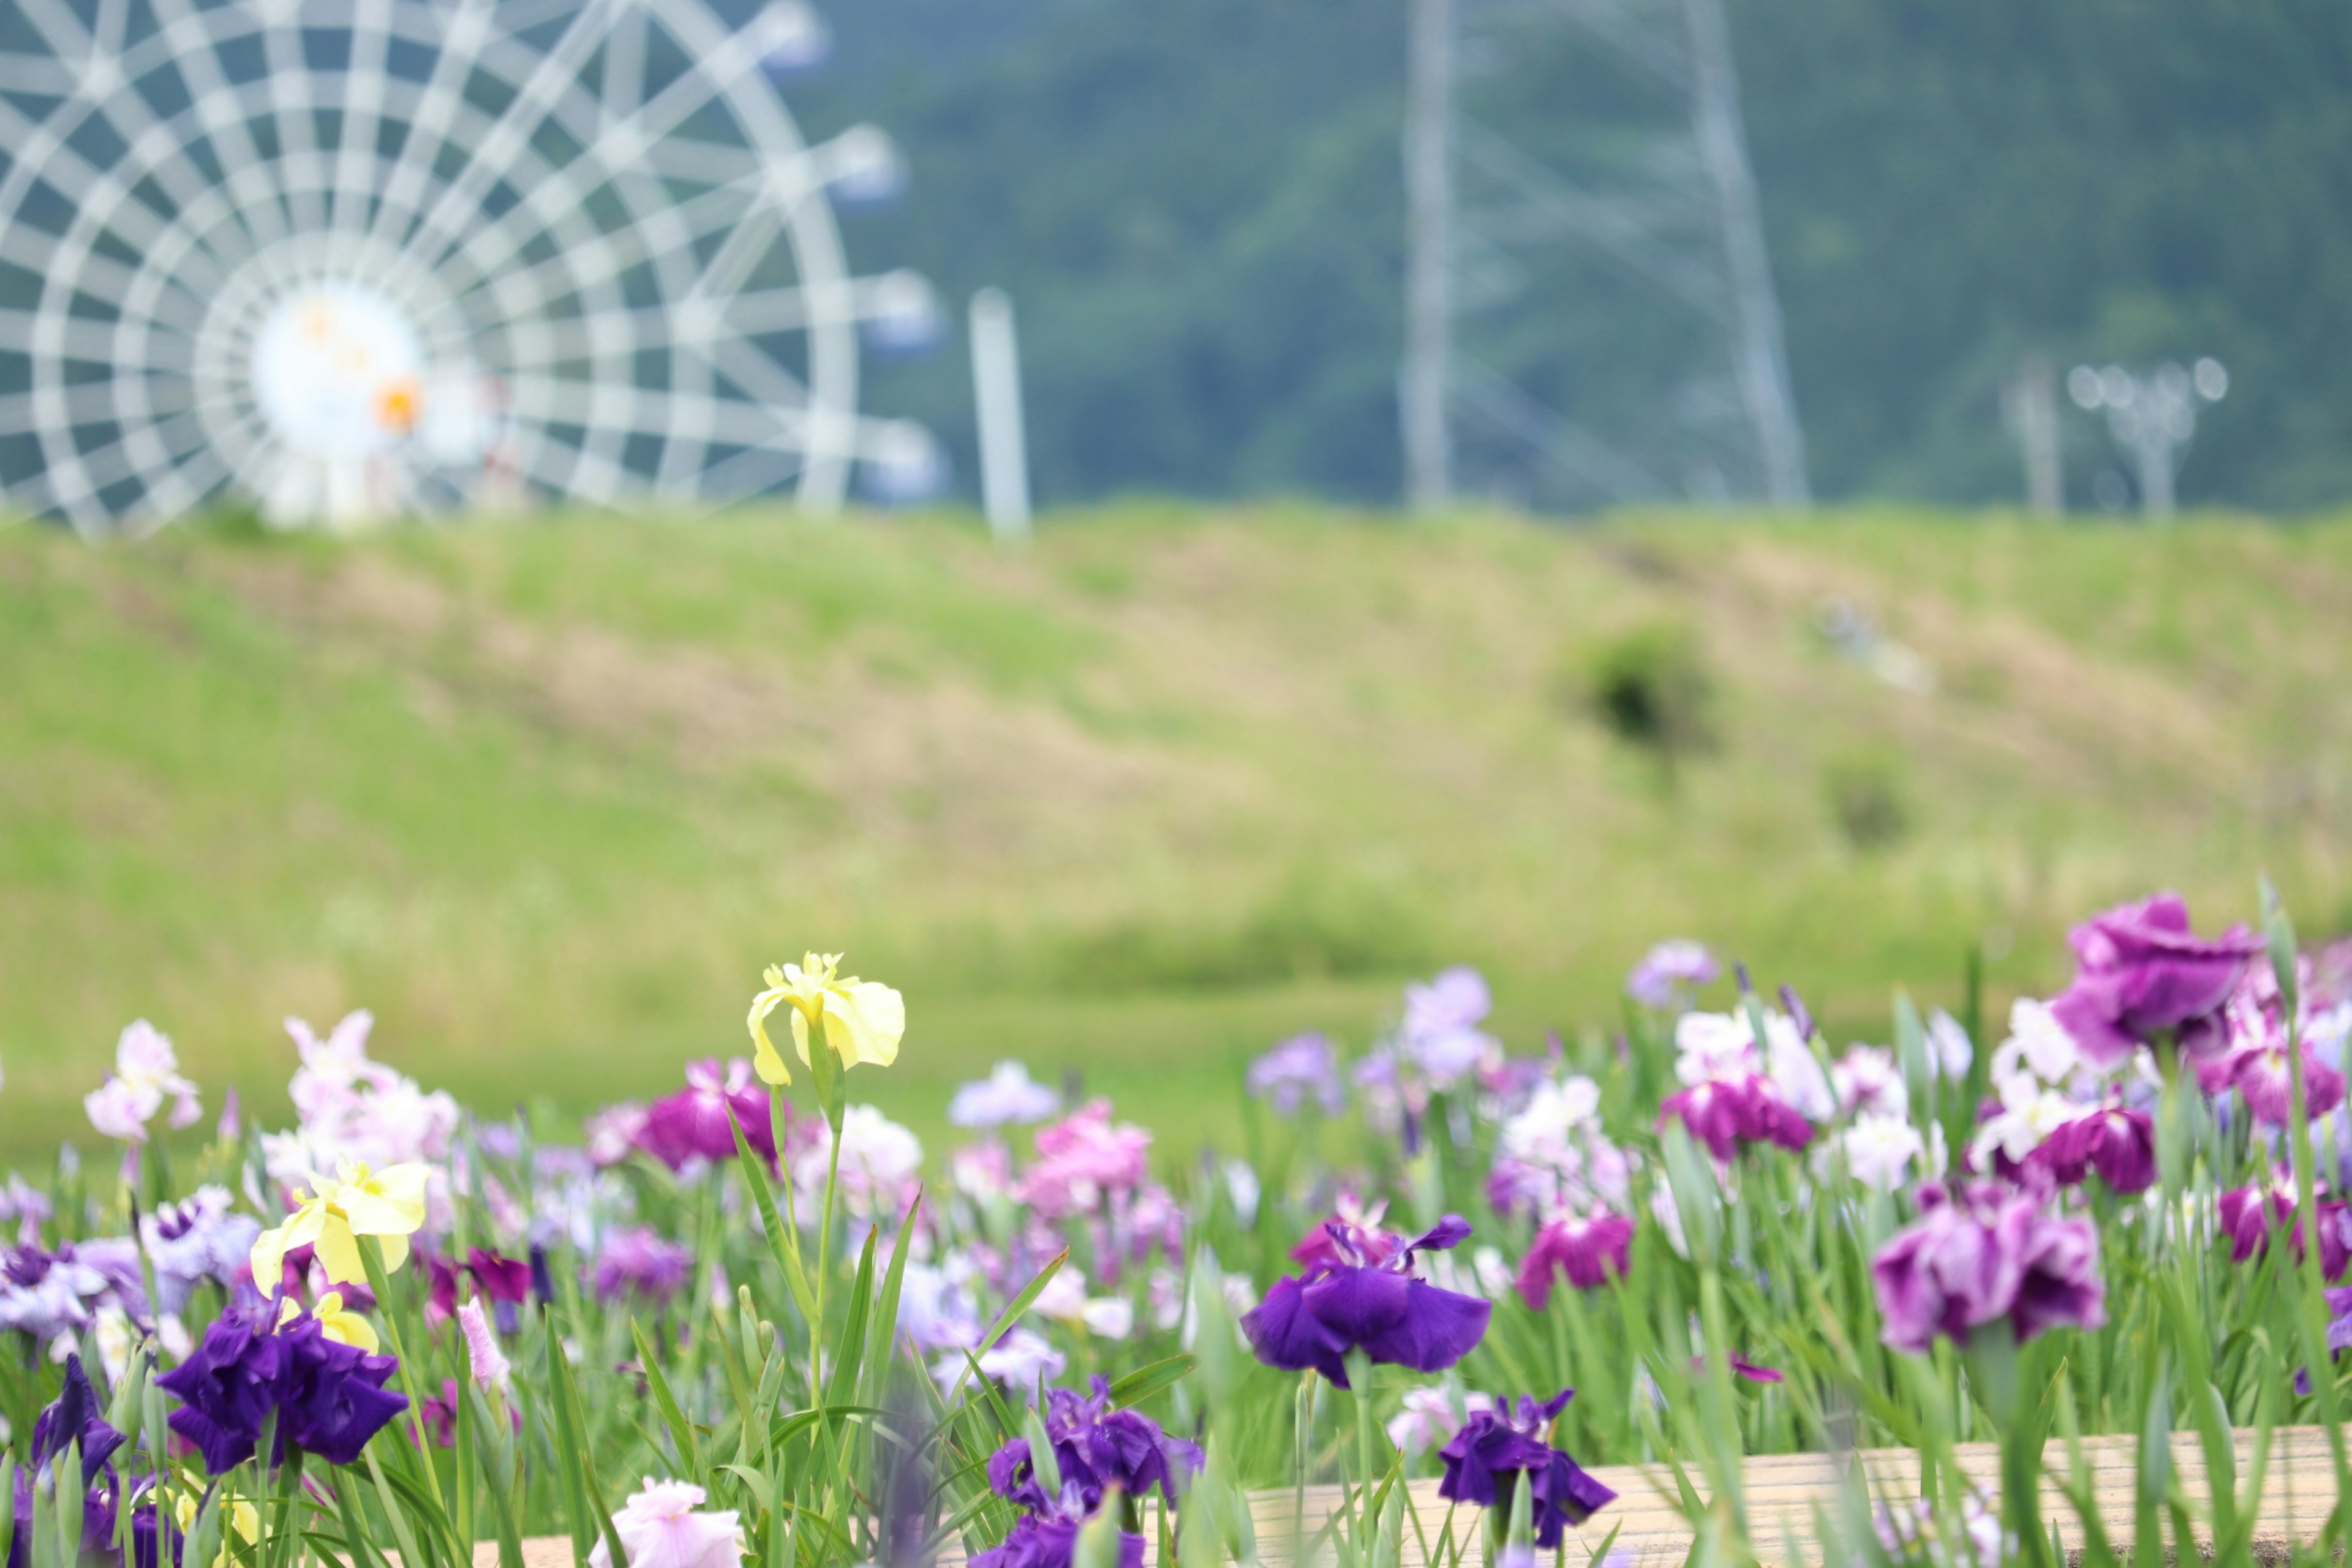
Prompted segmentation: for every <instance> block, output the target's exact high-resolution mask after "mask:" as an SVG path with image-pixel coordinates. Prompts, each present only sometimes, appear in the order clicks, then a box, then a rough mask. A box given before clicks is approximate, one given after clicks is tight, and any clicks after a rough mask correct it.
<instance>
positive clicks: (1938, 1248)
mask: <svg viewBox="0 0 2352 1568" xmlns="http://www.w3.org/2000/svg"><path fill="white" fill-rule="evenodd" d="M1919 1195H1920V1201H1921V1203H1922V1205H1924V1206H1925V1207H1926V1213H1925V1214H1924V1215H1923V1216H1922V1217H1921V1218H1920V1220H1919V1221H1918V1223H1917V1224H1916V1225H1913V1226H1910V1227H1909V1228H1908V1229H1906V1230H1903V1231H1900V1232H1898V1233H1897V1234H1896V1235H1895V1239H1893V1240H1892V1241H1890V1242H1888V1243H1887V1244H1886V1246H1885V1247H1883V1248H1882V1249H1881V1250H1880V1252H1879V1254H1878V1257H1877V1258H1875V1259H1874V1260H1873V1261H1872V1263H1871V1266H1870V1274H1871V1283H1872V1284H1873V1286H1874V1287H1875V1289H1876V1291H1877V1295H1878V1310H1879V1313H1880V1315H1881V1316H1882V1317H1883V1318H1884V1319H1885V1329H1884V1331H1882V1333H1881V1336H1880V1337H1881V1338H1883V1339H1884V1340H1885V1342H1887V1343H1888V1344H1890V1345H1893V1346H1894V1347H1895V1349H1897V1350H1905V1351H1915V1352H1926V1351H1927V1349H1928V1347H1929V1346H1930V1345H1932V1344H1933V1343H1934V1342H1935V1340H1936V1336H1937V1335H1938V1334H1944V1335H1947V1336H1948V1337H1949V1338H1951V1339H1953V1340H1954V1341H1957V1342H1961V1343H1966V1342H1967V1341H1968V1337H1969V1331H1971V1330H1973V1329H1975V1328H1977V1327H1978V1326H1979V1325H1980V1324H1984V1323H1990V1322H1997V1321H2000V1320H2001V1319H2003V1318H2006V1319H2008V1320H2009V1321H2010V1323H2011V1328H2012V1329H2013V1330H2014V1331H2015V1333H2016V1335H2017V1339H2018V1342H2020V1343H2023V1342H2025V1341H2027V1340H2030V1339H2032V1338H2033V1337H2034V1336H2035V1335H2036V1334H2039V1333H2041V1332H2042V1331H2043V1330H2045V1329H2052V1328H2057V1327H2059V1326H2061V1325H2062V1324H2074V1325H2076V1326H2078V1327H2081V1328H2086V1329H2095V1328H2097V1327H2098V1326H2099V1325H2100V1324H2102V1323H2104V1322H2105V1321H2106V1296H2105V1289H2104V1288H2103V1287H2102V1285H2101V1284H2100V1281H2099V1234H2098V1232H2097V1231H2096V1230H2095V1229H2094V1228H2093V1227H2092V1225H2091V1222H2090V1221H2088V1220H2084V1219H2059V1218H2055V1217H2053V1216H2052V1215H2048V1214H2046V1213H2044V1212H2043V1208H2044V1205H2045V1202H2046V1200H2047V1195H2048V1194H2045V1193H2041V1192H2036V1191H2032V1190H2031V1189H2019V1188H2013V1187H2004V1186H2002V1185H2001V1184H1999V1183H1994V1182H1979V1183H1977V1184H1973V1185H1971V1186H1969V1188H1967V1189H1966V1190H1965V1191H1962V1192H1959V1193H1947V1192H1945V1191H1944V1190H1943V1189H1942V1188H1941V1187H1940V1186H1938V1185H1937V1184H1932V1183H1931V1184H1927V1185H1926V1186H1923V1187H1921V1188H1920V1193H1919Z"/></svg>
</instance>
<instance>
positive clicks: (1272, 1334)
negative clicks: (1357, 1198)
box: [1242, 1215, 1493, 1388]
mask: <svg viewBox="0 0 2352 1568" xmlns="http://www.w3.org/2000/svg"><path fill="white" fill-rule="evenodd" d="M1324 1228H1325V1229H1326V1231H1327V1232H1328V1234H1329V1236H1330V1238H1331V1242H1332V1245H1333V1247H1334V1248H1335V1249H1336V1250H1337V1252H1338V1254H1339V1258H1340V1261H1338V1262H1336V1263H1318V1264H1314V1265H1311V1266H1309V1267H1308V1268H1307V1272H1306V1273H1304V1274H1302V1275H1300V1276H1298V1277H1297V1278H1296V1279H1280V1280H1276V1282H1275V1286H1274V1289H1271V1290H1268V1291H1267V1292H1266V1293H1265V1300H1263V1301H1261V1302H1259V1303H1258V1304H1257V1306H1255V1308H1253V1309H1252V1310H1250V1311H1249V1312H1248V1313H1247V1314H1245V1315H1244V1317H1243V1319H1242V1331H1243V1332H1244V1334H1247V1335H1248V1336H1249V1342H1250V1348H1251V1349H1252V1350H1254V1351H1255V1352H1257V1359H1258V1360H1260V1361H1262V1362H1264V1363H1265V1364H1266V1365H1268V1366H1271V1367H1278V1368H1280V1369H1281V1370H1283V1371H1285V1372H1306V1371H1308V1370H1310V1369H1311V1370H1313V1371H1316V1372H1319V1373H1322V1374H1323V1375H1324V1376H1325V1377H1327V1378H1328V1379H1330V1381H1331V1382H1332V1384H1334V1385H1336V1386H1338V1387H1340V1388H1345V1387H1347V1386H1348V1372H1347V1366H1346V1359H1345V1358H1346V1357H1347V1354H1348V1352H1350V1351H1356V1350H1360V1351H1362V1352H1364V1353H1365V1354H1366V1355H1368V1356H1370V1358H1371V1359H1372V1360H1373V1361H1376V1362H1380V1363H1384V1364H1387V1365H1391V1366H1407V1367H1411V1368H1412V1369H1413V1370H1414V1371H1415V1372H1443V1371H1444V1369H1445V1368H1447V1367H1449V1366H1452V1365H1453V1364H1454V1363H1455V1362H1457V1361H1460V1360H1461V1359H1462V1358H1463V1357H1464V1356H1465V1355H1467V1354H1469V1353H1470V1351H1471V1348H1472V1347H1473V1346H1475V1345H1476V1344H1477V1342H1479V1340H1480V1339H1482V1338H1484V1337H1485V1335H1486V1320H1487V1317H1488V1316H1489V1314H1490V1313H1491V1312H1492V1311H1493V1309H1492V1308H1491V1307H1489V1306H1488V1305H1487V1304H1486V1302H1484V1301H1481V1300H1478V1299H1477V1298H1476V1297H1475V1296H1464V1295H1459V1294H1457V1293H1455V1292H1454V1291H1452V1290H1441V1289H1438V1288H1437V1287H1436V1286H1434V1285H1432V1284H1430V1283H1429V1282H1428V1281H1426V1280H1424V1279H1418V1278H1416V1277H1415V1276H1414V1275H1413V1273H1412V1259H1413V1255H1414V1254H1415V1253H1417V1252H1433V1251H1444V1250H1445V1249H1446V1248H1448V1247H1455V1246H1458V1245H1460V1244H1461V1242H1462V1241H1463V1239H1464V1238H1465V1237H1468V1236H1469V1234H1470V1224H1469V1222H1468V1221H1467V1220H1465V1219H1463V1218H1462V1217H1461V1216H1460V1215H1446V1216H1445V1217H1444V1219H1442V1220H1440V1221H1439V1222H1438V1224H1437V1227H1436V1228H1435V1229H1434V1230H1432V1231H1431V1232H1429V1234H1427V1235H1426V1236H1423V1237H1418V1238H1417V1239H1415V1240H1413V1241H1412V1242H1410V1243H1408V1244H1407V1245H1406V1247H1404V1248H1403V1250H1402V1251H1401V1252H1398V1253H1397V1254H1396V1255H1395V1256H1393V1257H1390V1258H1382V1259H1380V1260H1378V1261H1375V1260H1374V1259H1373V1258H1372V1257H1371V1256H1370V1254H1369V1253H1368V1252H1367V1251H1366V1249H1365V1248H1364V1247H1363V1245H1362V1242H1361V1239H1360V1232H1358V1231H1357V1230H1356V1228H1355V1227H1354V1226H1345V1225H1341V1224H1339V1222H1337V1221H1333V1222H1332V1223H1331V1224H1330V1225H1328V1226H1325V1227H1324Z"/></svg>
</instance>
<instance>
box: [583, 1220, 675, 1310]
mask: <svg viewBox="0 0 2352 1568" xmlns="http://www.w3.org/2000/svg"><path fill="white" fill-rule="evenodd" d="M693 1272H694V1254H693V1253H692V1252H689V1251H688V1250H687V1248H685V1247H681V1246H679V1245H678V1244H677V1242H674V1241H667V1240H665V1239H663V1237H661V1235H660V1234H659V1233H658V1232H656V1231H655V1230H652V1229H650V1228H648V1227H647V1226H632V1227H630V1228H628V1229H625V1230H616V1231H614V1232H613V1233H612V1235H610V1236H608V1237H605V1238H604V1250H603V1251H602V1252H600V1253H598V1254H597V1255H596V1267H595V1268H594V1269H593V1271H591V1273H590V1275H589V1283H590V1284H591V1285H592V1286H593V1288H594V1289H595V1291H596V1296H597V1299H598V1300H604V1301H611V1300H617V1299H619V1298H620V1297H623V1296H625V1295H627V1294H629V1293H630V1292H631V1291H635V1293H636V1294H638V1295H640V1296H644V1297H646V1299H648V1300H655V1301H666V1300H669V1298H671V1297H672V1296H675V1295H677V1293H678V1291H679V1290H680V1289H683V1288H684V1287H685V1285H686V1282H687V1279H688V1277H689V1276H690V1275H691V1274H692V1273H693Z"/></svg>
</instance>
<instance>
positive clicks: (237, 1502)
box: [172, 1491, 261, 1568]
mask: <svg viewBox="0 0 2352 1568" xmlns="http://www.w3.org/2000/svg"><path fill="white" fill-rule="evenodd" d="M197 1507H198V1499H197V1497H196V1494H195V1493H194V1492H182V1493H181V1494H180V1495H179V1498H178V1500H176V1501H175V1502H174V1503H173V1505H172V1512H173V1515H175V1516H176V1517H177V1518H178V1520H179V1521H180V1533H181V1534H182V1535H183V1536H184V1535H186V1534H187V1533H188V1532H189V1531H192V1530H194V1529H195V1528H196V1509H197ZM220 1510H221V1549H220V1555H219V1556H217V1557H215V1558H214V1559H213V1568H228V1563H229V1532H230V1531H236V1536H237V1539H238V1540H240V1541H243V1542H245V1543H246V1544H247V1546H251V1545H255V1544H257V1542H259V1541H260V1540H261V1510H259V1509H257V1508H256V1507H254V1506H253V1504H252V1503H250V1502H248V1501H247V1500H245V1499H244V1498H241V1497H238V1496H236V1494H235V1493H233V1492H227V1491H224V1492H223V1493H222V1494H221V1500H220Z"/></svg>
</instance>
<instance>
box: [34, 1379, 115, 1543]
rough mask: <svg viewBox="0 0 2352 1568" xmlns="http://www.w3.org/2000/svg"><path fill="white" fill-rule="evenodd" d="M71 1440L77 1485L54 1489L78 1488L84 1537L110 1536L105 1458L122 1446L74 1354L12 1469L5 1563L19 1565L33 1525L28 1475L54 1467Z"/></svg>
mask: <svg viewBox="0 0 2352 1568" xmlns="http://www.w3.org/2000/svg"><path fill="white" fill-rule="evenodd" d="M72 1443H79V1444H80V1445H81V1484H80V1486H79V1491H80V1492H81V1494H82V1522H81V1528H82V1539H83V1540H84V1541H86V1542H106V1541H110V1540H111V1539H112V1537H113V1534H114V1524H115V1515H114V1510H115V1488H114V1480H113V1471H112V1470H111V1469H110V1468H109V1467H108V1465H107V1461H108V1460H109V1459H110V1458H113V1457H114V1452H115V1450H116V1449H118V1448H120V1447H122V1443H123V1436H122V1434H121V1433H120V1432H118V1431H116V1430H115V1429H114V1428H113V1426H110V1425H109V1424H108V1422H107V1420H106V1417H105V1416H103V1415H100V1414H99V1405H98V1394H97V1393H96V1391H95V1390H93V1389H92V1388H91V1387H90V1385H89V1373H86V1372H84V1371H83V1370H82V1364H81V1357H79V1356H78V1355H68V1356H67V1357H66V1381H65V1387H64V1389H63V1390H62V1391H61V1392H60V1393H59V1394H58V1397H57V1398H56V1400H55V1401H53V1402H52V1403H51V1404H50V1405H49V1406H48V1407H47V1409H45V1410H43V1411H42V1412H41V1414H40V1415H38V1416H37V1418H35V1420H34V1423H33V1442H32V1447H31V1449H30V1451H29V1452H28V1453H27V1455H26V1462H25V1463H24V1464H23V1465H20V1466H18V1467H17V1468H16V1489H15V1496H14V1497H13V1498H12V1499H11V1503H12V1505H13V1507H14V1508H15V1510H16V1533H15V1535H14V1536H12V1537H11V1538H10V1544H9V1547H8V1564H9V1568H24V1565H25V1563H26V1543H27V1542H30V1541H31V1540H32V1530H33V1478H34V1476H35V1475H36V1474H37V1473H39V1472H41V1471H44V1470H47V1469H49V1468H51V1467H52V1466H54V1465H55V1464H56V1462H57V1461H58V1459H59V1458H62V1457H63V1456H64V1454H65V1451H66V1447H67V1446H68V1444H72ZM75 1490H76V1488H74V1487H72V1486H70V1485H61V1486H59V1487H58V1492H59V1493H60V1494H61V1495H63V1496H68V1497H69V1496H71V1495H72V1494H73V1492H74V1491H75Z"/></svg>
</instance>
